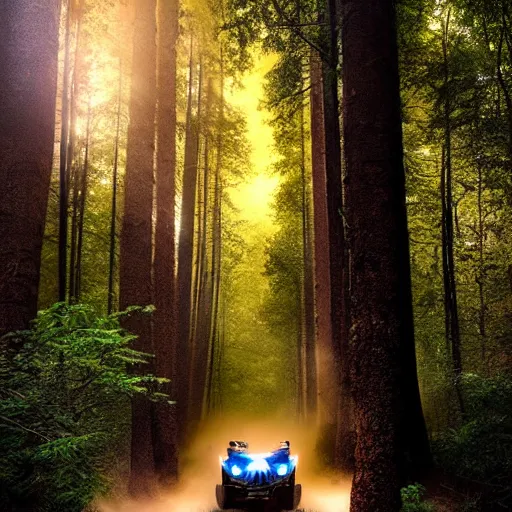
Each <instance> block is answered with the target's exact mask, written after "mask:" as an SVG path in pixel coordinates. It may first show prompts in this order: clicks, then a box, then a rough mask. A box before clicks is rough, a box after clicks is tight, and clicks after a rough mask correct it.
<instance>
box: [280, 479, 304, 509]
mask: <svg viewBox="0 0 512 512" xmlns="http://www.w3.org/2000/svg"><path fill="white" fill-rule="evenodd" d="M301 496H302V485H300V484H297V485H294V486H293V487H292V486H290V487H288V488H282V489H281V492H280V493H279V501H278V505H279V509H280V510H286V511H289V510H295V509H296V508H297V507H298V506H299V503H300V498H301Z"/></svg>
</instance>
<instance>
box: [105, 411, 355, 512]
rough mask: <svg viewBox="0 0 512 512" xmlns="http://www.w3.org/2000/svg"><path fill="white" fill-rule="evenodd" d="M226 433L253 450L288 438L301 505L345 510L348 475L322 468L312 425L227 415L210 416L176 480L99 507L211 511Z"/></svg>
mask: <svg viewBox="0 0 512 512" xmlns="http://www.w3.org/2000/svg"><path fill="white" fill-rule="evenodd" d="M231 439H235V440H244V441H247V442H248V443H249V451H250V452H252V453H258V452H268V451H270V450H272V449H274V448H276V447H277V445H278V443H279V441H281V440H288V441H290V448H291V452H292V453H293V454H294V455H298V456H299V462H298V466H297V477H296V483H300V484H302V500H301V503H300V509H299V510H301V511H308V512H348V510H349V498H350V479H348V478H341V477H340V476H337V475H333V474H329V475H326V474H322V473H321V472H320V471H319V470H318V469H317V465H316V462H315V457H314V444H315V429H314V428H308V427H305V426H298V425H297V424H296V423H292V422H290V421H289V420H286V419H283V418H277V419H273V420H266V421H262V420H247V417H245V418H244V419H241V418H236V417H231V418H229V419H226V418H222V419H218V420H212V421H210V422H209V423H208V425H206V426H205V427H203V428H202V430H201V432H200V433H199V435H198V436H197V440H196V442H195V443H194V444H193V446H192V447H191V449H190V450H189V452H188V453H187V455H186V457H185V459H184V468H183V477H182V481H181V483H180V484H179V485H178V486H177V487H175V488H173V490H172V491H170V492H168V493H162V494H161V495H160V496H158V497H155V498H153V499H151V501H146V502H141V501H137V502H134V501H129V500H127V501H118V502H110V503H100V504H99V510H100V511H101V512H210V511H216V510H218V509H217V506H216V503H215V485H216V484H218V483H220V462H219V457H220V456H222V457H224V456H225V455H226V448H227V445H228V442H229V441H230V440H231Z"/></svg>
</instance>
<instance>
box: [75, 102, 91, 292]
mask: <svg viewBox="0 0 512 512" xmlns="http://www.w3.org/2000/svg"><path fill="white" fill-rule="evenodd" d="M90 136H91V102H90V100H89V106H88V108H87V128H86V130H85V152H84V165H83V168H82V172H81V176H80V195H79V196H78V219H77V238H76V240H77V241H76V255H75V268H74V286H73V289H74V295H73V298H74V299H75V300H77V301H79V300H80V295H81V293H82V252H83V244H84V222H85V204H86V201H87V188H88V186H87V177H88V174H89V144H90Z"/></svg>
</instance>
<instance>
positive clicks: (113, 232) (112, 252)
mask: <svg viewBox="0 0 512 512" xmlns="http://www.w3.org/2000/svg"><path fill="white" fill-rule="evenodd" d="M122 94H123V69H122V62H121V59H119V81H118V85H117V118H116V140H115V142H114V165H113V169H112V212H111V217H110V248H109V261H108V304H107V311H108V314H109V315H110V313H112V310H113V309H114V274H115V263H116V236H117V180H118V176H117V175H118V172H117V171H118V164H119V137H120V128H121V101H122Z"/></svg>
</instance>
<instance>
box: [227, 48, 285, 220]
mask: <svg viewBox="0 0 512 512" xmlns="http://www.w3.org/2000/svg"><path fill="white" fill-rule="evenodd" d="M275 61H276V56H274V55H269V56H255V66H254V68H253V69H252V70H251V71H250V72H249V73H247V74H246V75H245V76H244V77H243V79H242V85H243V88H241V89H236V90H231V91H226V94H227V95H228V97H229V101H230V103H231V104H233V105H234V106H236V107H239V108H240V109H241V110H242V111H243V112H244V114H245V115H246V118H247V136H248V139H249V142H250V145H251V148H252V152H251V155H250V160H251V165H252V168H253V170H254V172H255V173H256V174H255V176H254V177H253V178H252V179H250V180H248V181H247V182H246V183H245V184H243V185H242V186H240V187H238V188H237V189H236V190H232V191H231V197H232V199H233V201H234V203H235V205H236V206H237V207H238V208H239V209H240V212H241V217H242V218H243V219H245V220H250V221H269V222H270V219H269V217H268V216H269V213H270V203H271V201H272V198H273V193H274V191H275V189H276V187H277V185H278V183H279V178H278V177H277V176H275V175H272V174H271V169H270V168H271V166H272V163H273V162H274V161H275V160H276V156H275V154H274V153H273V149H272V144H273V137H272V128H271V127H270V126H269V125H268V124H267V121H268V120H269V119H270V114H269V112H268V111H267V110H266V109H265V108H263V107H262V105H261V101H262V99H263V98H264V91H263V83H264V79H265V74H266V73H267V72H268V71H269V70H270V69H271V68H272V66H273V64H274V63H275Z"/></svg>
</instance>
